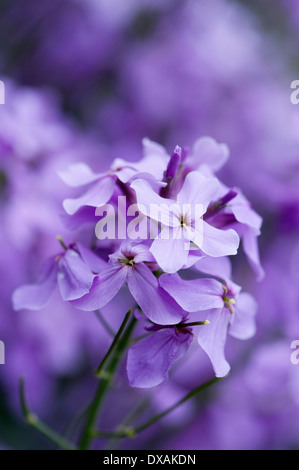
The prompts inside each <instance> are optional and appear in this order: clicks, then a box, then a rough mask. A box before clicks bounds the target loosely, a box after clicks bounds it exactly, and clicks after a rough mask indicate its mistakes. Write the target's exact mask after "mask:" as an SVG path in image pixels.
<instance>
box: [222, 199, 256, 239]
mask: <svg viewBox="0 0 299 470" xmlns="http://www.w3.org/2000/svg"><path fill="white" fill-rule="evenodd" d="M229 208H230V209H231V210H232V212H233V214H234V216H235V217H236V219H237V221H238V222H240V223H242V224H245V225H249V226H250V227H252V229H254V232H255V234H256V235H259V234H260V229H261V226H262V222H263V219H262V217H261V216H260V215H259V214H257V213H256V212H255V211H254V210H253V209H252V207H251V205H250V203H249V202H248V201H247V199H246V198H245V197H244V196H243V195H242V194H238V195H237V196H236V197H235V198H234V200H233V203H232V204H231V205H229Z"/></svg>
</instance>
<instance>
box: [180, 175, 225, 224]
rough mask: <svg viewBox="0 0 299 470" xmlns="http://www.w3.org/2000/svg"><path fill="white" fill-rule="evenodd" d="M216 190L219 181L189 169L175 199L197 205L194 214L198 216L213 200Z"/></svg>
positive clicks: (182, 202)
mask: <svg viewBox="0 0 299 470" xmlns="http://www.w3.org/2000/svg"><path fill="white" fill-rule="evenodd" d="M218 190H219V183H218V180H217V179H216V178H210V179H209V178H206V177H205V176H203V174H202V173H200V172H199V171H191V172H190V173H188V175H187V176H186V179H185V181H184V184H183V187H182V189H181V190H180V192H179V194H178V197H177V200H178V202H179V203H180V204H192V205H195V204H196V205H198V210H197V212H196V215H197V216H199V217H200V216H202V215H203V214H204V213H205V212H206V210H207V208H208V205H209V204H210V202H211V201H212V200H214V198H215V197H216V195H217V193H218ZM200 206H202V207H200ZM193 209H194V208H193Z"/></svg>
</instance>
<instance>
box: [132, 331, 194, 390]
mask: <svg viewBox="0 0 299 470" xmlns="http://www.w3.org/2000/svg"><path fill="white" fill-rule="evenodd" d="M192 338H193V336H192V334H190V333H188V332H186V331H184V330H181V331H180V330H178V331H177V330H176V329H175V328H164V329H162V330H160V331H158V332H156V333H154V334H152V335H151V336H149V337H148V338H145V339H143V340H141V341H139V343H137V344H135V345H134V346H133V347H131V348H130V349H129V352H128V361H127V373H128V379H129V383H130V385H131V386H132V387H140V388H150V387H155V386H157V385H159V384H161V383H162V382H164V380H165V379H166V378H167V376H168V371H169V369H170V367H171V366H172V364H173V363H174V362H175V361H177V360H178V359H180V358H181V357H183V356H184V355H185V354H186V353H187V351H188V349H189V347H190V344H191V341H192Z"/></svg>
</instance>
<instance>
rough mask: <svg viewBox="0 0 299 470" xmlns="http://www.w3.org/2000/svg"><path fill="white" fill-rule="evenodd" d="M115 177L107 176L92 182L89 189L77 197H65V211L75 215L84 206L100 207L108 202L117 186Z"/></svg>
mask: <svg viewBox="0 0 299 470" xmlns="http://www.w3.org/2000/svg"><path fill="white" fill-rule="evenodd" d="M115 181H116V179H115V177H113V176H107V177H105V178H103V179H101V180H100V181H97V182H96V183H94V184H92V185H91V186H90V187H89V188H88V190H87V191H86V192H85V193H84V194H83V195H82V196H80V197H79V198H77V199H65V200H64V201H63V207H64V209H65V211H66V212H67V213H68V214H70V215H73V214H75V213H76V212H77V211H78V210H79V209H80V208H81V207H83V206H91V207H99V206H101V205H103V204H106V203H107V202H108V201H109V200H110V199H111V197H112V195H113V192H114V188H115Z"/></svg>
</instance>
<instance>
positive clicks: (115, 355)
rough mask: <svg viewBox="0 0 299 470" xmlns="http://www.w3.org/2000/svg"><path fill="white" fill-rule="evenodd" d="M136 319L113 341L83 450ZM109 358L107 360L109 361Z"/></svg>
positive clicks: (86, 445)
mask: <svg viewBox="0 0 299 470" xmlns="http://www.w3.org/2000/svg"><path fill="white" fill-rule="evenodd" d="M131 312H132V310H129V312H128V313H127V315H126V318H125V320H124V322H123V324H122V326H123V325H124V323H125V324H126V323H127V320H128V318H129V316H130V314H131ZM136 321H137V320H136V318H135V317H134V316H133V317H132V318H131V321H130V323H129V324H128V326H127V328H126V330H125V332H124V334H123V336H122V337H121V338H120V335H118V337H119V341H117V342H115V341H113V343H112V344H113V345H114V346H113V349H112V350H111V352H110V354H109V359H110V360H109V362H108V365H107V367H106V369H105V371H102V372H101V381H100V383H99V386H98V389H97V391H96V394H95V397H94V400H93V402H92V404H91V407H90V409H89V413H88V414H89V416H88V421H87V425H86V428H85V430H84V432H83V436H82V438H81V441H80V445H79V448H80V449H81V450H86V449H88V448H89V447H90V444H91V442H92V440H93V438H94V425H95V423H96V421H97V417H98V413H99V410H100V407H101V405H102V402H103V399H104V397H105V395H106V392H107V390H108V389H109V387H110V384H111V382H112V379H113V377H114V373H115V371H116V369H117V366H118V364H119V362H120V360H121V358H122V356H123V353H124V351H125V349H126V347H127V345H128V342H129V339H130V336H131V334H132V332H133V329H134V327H135V324H136ZM122 326H121V330H122V331H123V329H124V327H123V328H122ZM110 349H111V348H110ZM106 356H107V355H106ZM106 356H105V357H106ZM110 356H111V357H110ZM104 359H105V358H104ZM107 360H108V359H107ZM107 360H106V361H105V362H107ZM102 362H103V361H102Z"/></svg>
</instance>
